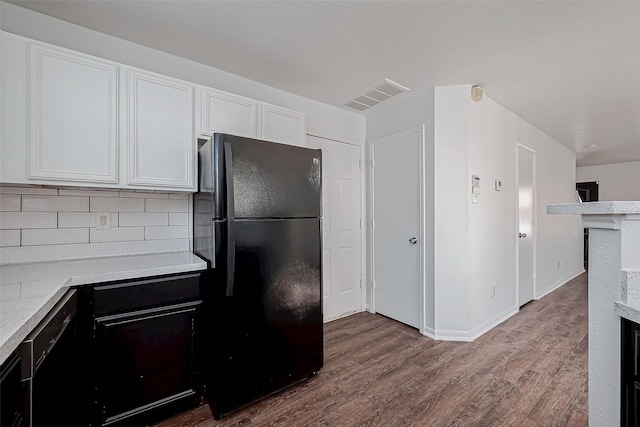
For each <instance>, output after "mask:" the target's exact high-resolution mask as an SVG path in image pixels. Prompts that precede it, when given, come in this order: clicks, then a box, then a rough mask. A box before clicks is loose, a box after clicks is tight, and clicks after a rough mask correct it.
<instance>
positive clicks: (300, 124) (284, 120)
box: [261, 104, 307, 147]
mask: <svg viewBox="0 0 640 427" xmlns="http://www.w3.org/2000/svg"><path fill="white" fill-rule="evenodd" d="M261 111H262V139H265V140H267V141H274V142H280V143H283V144H289V145H297V146H300V147H304V146H305V145H306V133H307V123H306V116H305V114H304V113H299V112H297V111H293V110H289V109H286V108H282V107H277V106H275V105H270V104H262V109H261Z"/></svg>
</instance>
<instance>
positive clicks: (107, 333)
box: [92, 274, 201, 426]
mask: <svg viewBox="0 0 640 427" xmlns="http://www.w3.org/2000/svg"><path fill="white" fill-rule="evenodd" d="M198 289H199V280H198V275H193V274H192V275H187V276H178V277H165V278H157V279H154V280H145V281H137V282H125V283H116V284H109V285H105V286H97V287H95V288H94V291H93V303H94V318H93V323H94V343H95V346H94V351H95V358H94V366H95V372H94V385H95V387H94V393H95V399H94V405H93V406H94V411H93V413H94V416H93V420H94V422H93V424H92V425H96V426H121V425H132V426H141V425H146V424H150V423H154V422H157V421H160V420H162V419H164V418H166V417H168V416H171V415H173V414H176V413H178V412H180V411H183V410H185V409H188V408H191V407H194V406H196V405H198V404H199V403H200V400H201V398H200V393H198V387H197V384H198V381H197V380H198V363H197V362H198V361H197V358H196V357H197V356H196V345H197V333H196V331H197V324H198V317H199V312H200V300H199V299H197V298H199V290H198Z"/></svg>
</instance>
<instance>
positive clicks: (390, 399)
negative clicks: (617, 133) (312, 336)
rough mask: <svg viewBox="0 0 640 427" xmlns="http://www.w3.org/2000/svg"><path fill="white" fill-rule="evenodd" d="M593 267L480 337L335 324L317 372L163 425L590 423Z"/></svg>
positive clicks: (385, 323) (369, 322)
mask: <svg viewBox="0 0 640 427" xmlns="http://www.w3.org/2000/svg"><path fill="white" fill-rule="evenodd" d="M587 351H588V350H587V275H586V273H585V274H582V275H581V276H579V277H577V278H576V279H574V280H572V281H571V282H569V283H567V284H566V285H564V286H562V287H561V288H560V289H558V290H556V291H555V292H553V293H551V294H549V295H547V296H545V297H544V298H543V299H541V300H539V301H533V302H531V303H529V304H527V305H525V306H524V307H523V308H522V309H521V310H520V312H519V313H518V314H516V315H515V316H513V317H511V318H510V319H509V320H507V321H505V322H504V323H502V324H500V325H498V326H497V327H495V328H494V329H492V330H491V331H489V332H487V333H486V334H484V335H483V336H481V337H480V338H478V339H477V340H476V341H474V342H472V343H460V342H445V341H434V340H432V339H429V338H426V337H424V336H422V335H420V334H419V333H418V331H417V330H415V329H412V328H410V327H408V326H405V325H403V324H401V323H398V322H395V321H393V320H390V319H388V318H385V317H383V316H379V315H375V314H370V313H360V314H356V315H353V316H350V317H347V318H344V319H340V320H336V321H334V322H330V323H328V324H326V325H325V366H324V368H323V369H322V370H321V371H320V372H319V373H318V374H317V375H316V376H315V377H313V378H311V379H310V380H308V381H306V382H305V383H302V384H301V385H299V386H296V387H293V388H290V389H288V390H285V391H283V392H281V393H279V394H277V395H275V396H272V397H270V398H267V399H265V400H263V401H261V402H259V403H256V404H254V405H252V406H250V407H248V408H246V409H244V410H241V411H239V412H237V413H235V414H232V415H230V416H229V417H226V418H223V419H222V420H219V421H216V420H214V419H213V418H212V417H211V414H210V412H209V408H208V407H207V406H202V407H200V408H197V409H195V410H193V411H190V412H186V413H184V414H181V415H179V416H176V417H174V418H172V419H169V420H166V421H164V422H162V423H161V424H159V425H158V427H176V426H192V427H227V426H245V425H249V424H250V425H259V426H267V425H268V426H463V425H478V426H574V427H575V426H587V425H588V420H587Z"/></svg>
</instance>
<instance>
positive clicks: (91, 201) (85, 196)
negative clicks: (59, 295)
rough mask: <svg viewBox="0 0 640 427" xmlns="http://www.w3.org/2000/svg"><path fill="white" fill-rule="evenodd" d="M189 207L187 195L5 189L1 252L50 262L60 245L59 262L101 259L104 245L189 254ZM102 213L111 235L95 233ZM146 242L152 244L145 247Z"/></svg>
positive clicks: (0, 200)
mask: <svg viewBox="0 0 640 427" xmlns="http://www.w3.org/2000/svg"><path fill="white" fill-rule="evenodd" d="M189 202H190V198H189V195H188V194H177V195H176V194H173V193H161V192H144V191H118V190H108V189H93V188H88V189H82V188H59V189H58V188H41V187H19V186H18V187H15V186H2V187H0V247H3V248H5V249H3V251H4V252H6V251H10V252H11V253H12V254H13V252H16V253H15V254H13V255H15V256H16V257H19V254H18V252H17V251H19V252H20V253H23V252H24V253H26V252H25V251H27V252H29V251H31V252H32V251H34V250H36V251H40V252H38V254H39V256H43V257H44V258H46V259H49V258H51V257H53V258H52V259H55V256H54V255H52V256H51V257H49V258H47V256H46V248H47V247H48V246H50V245H56V246H55V249H54V251H55V252H56V253H58V256H60V254H64V253H67V252H68V253H74V254H75V253H76V252H81V253H94V252H95V253H101V251H102V249H100V248H102V247H103V246H104V245H117V246H118V247H122V248H123V250H126V251H129V250H130V248H131V247H133V246H135V245H138V246H139V245H143V246H140V248H139V250H141V251H143V252H144V251H146V250H149V251H153V250H156V249H157V248H161V247H162V248H165V247H171V248H173V247H174V246H176V245H177V246H176V247H178V246H179V247H180V248H184V247H185V244H186V245H187V248H188V246H189V241H190V237H191V236H190V233H191V231H190V230H191V228H190V224H189V215H190V212H191V207H190V203H189ZM145 209H147V210H146V211H145ZM97 212H106V213H108V214H110V215H111V228H110V229H109V230H102V229H101V230H98V229H97V228H96V213H97ZM145 240H148V241H149V243H148V244H144V243H143V242H144V241H145ZM171 242H175V244H174V243H171ZM185 242H186V243H185ZM74 247H77V248H78V250H77V251H75V250H73V249H72V248H74ZM52 248H53V247H52ZM57 248H66V249H65V250H64V251H58V249H57ZM80 248H82V249H80ZM181 250H182V249H181ZM110 251H111V252H113V251H116V252H117V249H114V248H112V249H110ZM4 252H3V253H4ZM31 252H29V253H31ZM111 252H109V253H111ZM127 253H128V252H127ZM87 256H89V255H87ZM44 258H43V259H44ZM16 260H18V259H17V258H16ZM16 260H13V261H16ZM18 261H19V260H18Z"/></svg>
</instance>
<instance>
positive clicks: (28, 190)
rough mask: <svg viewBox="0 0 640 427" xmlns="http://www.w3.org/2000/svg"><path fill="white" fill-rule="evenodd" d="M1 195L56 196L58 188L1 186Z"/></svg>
mask: <svg viewBox="0 0 640 427" xmlns="http://www.w3.org/2000/svg"><path fill="white" fill-rule="evenodd" d="M0 193H3V194H44V195H50V196H56V195H57V194H58V189H57V188H40V187H11V186H0Z"/></svg>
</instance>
